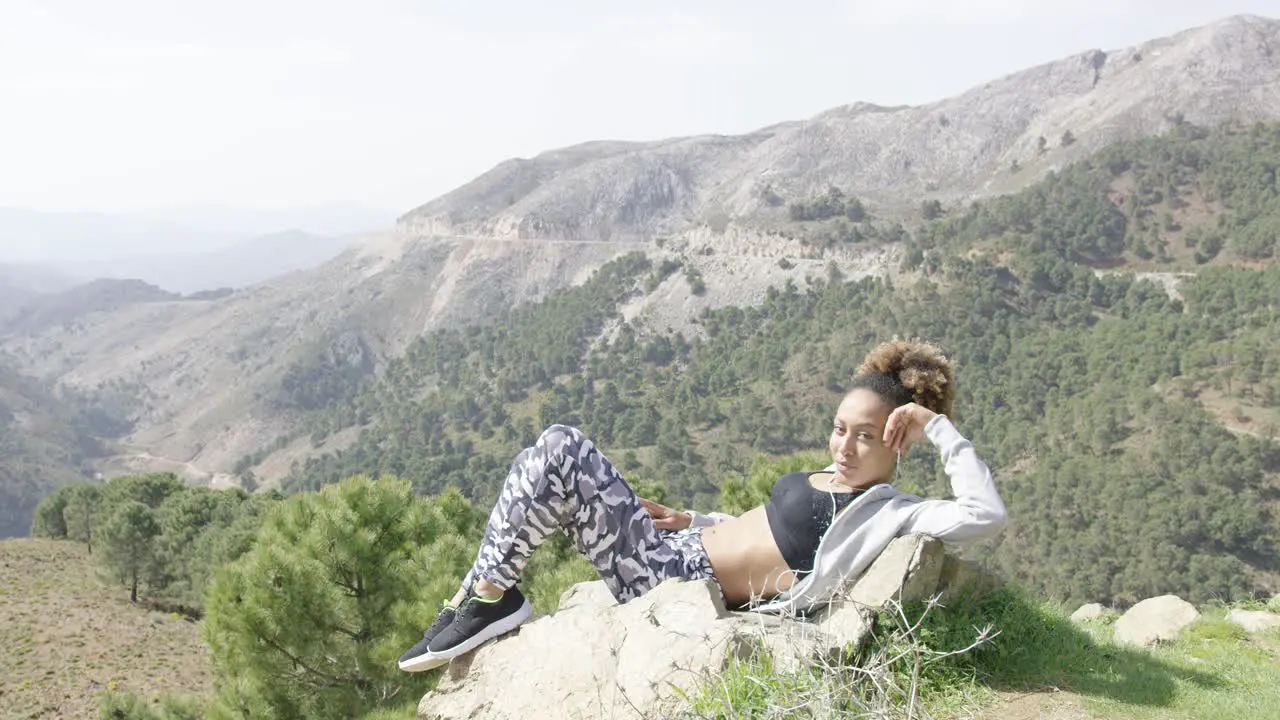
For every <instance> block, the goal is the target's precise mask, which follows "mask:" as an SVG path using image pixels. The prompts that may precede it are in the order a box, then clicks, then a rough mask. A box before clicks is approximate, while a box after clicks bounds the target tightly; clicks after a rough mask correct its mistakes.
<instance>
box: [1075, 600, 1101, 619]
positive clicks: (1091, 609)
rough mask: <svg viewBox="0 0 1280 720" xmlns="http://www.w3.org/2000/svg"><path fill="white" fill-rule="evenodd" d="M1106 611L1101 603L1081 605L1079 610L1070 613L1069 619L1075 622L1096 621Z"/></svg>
mask: <svg viewBox="0 0 1280 720" xmlns="http://www.w3.org/2000/svg"><path fill="white" fill-rule="evenodd" d="M1106 611H1107V609H1106V608H1104V607H1103V606H1102V603H1089V604H1087V605H1081V606H1080V607H1079V609H1077V610H1076V611H1075V612H1073V613H1071V619H1072V620H1074V621H1076V622H1085V621H1087V620H1097V619H1098V618H1100V617H1102V614H1103V613H1105V612H1106Z"/></svg>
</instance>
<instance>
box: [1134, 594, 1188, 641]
mask: <svg viewBox="0 0 1280 720" xmlns="http://www.w3.org/2000/svg"><path fill="white" fill-rule="evenodd" d="M1198 617H1200V612H1199V611H1198V610H1196V609H1195V606H1193V605H1192V604H1191V603H1189V602H1187V601H1186V600H1183V599H1182V598H1180V597H1178V596H1176V595H1161V596H1160V597H1154V598H1148V599H1146V600H1143V601H1142V602H1140V603H1138V604H1137V605H1134V606H1133V607H1131V608H1129V609H1128V610H1127V611H1126V612H1125V614H1124V615H1121V616H1120V619H1119V620H1117V621H1116V626H1115V639H1116V642H1119V643H1123V644H1125V645H1139V646H1143V647H1149V646H1151V645H1155V644H1157V643H1160V642H1171V641H1173V640H1175V639H1177V637H1178V633H1180V632H1182V629H1183V628H1185V627H1186V626H1188V625H1190V624H1191V623H1193V622H1195V621H1196V618H1198Z"/></svg>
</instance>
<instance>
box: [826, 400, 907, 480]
mask: <svg viewBox="0 0 1280 720" xmlns="http://www.w3.org/2000/svg"><path fill="white" fill-rule="evenodd" d="M891 412H893V408H892V407H890V406H889V405H888V403H886V402H885V401H883V400H881V399H880V396H879V395H876V394H875V393H874V392H872V391H870V390H867V389H865V388H858V389H857V390H854V391H852V392H850V393H849V394H848V395H845V396H844V401H842V402H841V403H840V407H839V409H837V410H836V417H835V424H834V426H833V427H832V429H831V460H832V462H834V463H835V465H836V475H838V476H839V477H840V478H841V482H843V483H844V484H846V485H849V486H851V487H870V486H872V485H875V484H877V483H882V482H888V481H889V480H890V479H891V478H892V477H893V469H894V465H895V464H897V461H898V454H897V453H896V452H895V451H893V450H890V449H889V448H887V447H885V444H884V424H885V422H887V421H888V420H889V413H891Z"/></svg>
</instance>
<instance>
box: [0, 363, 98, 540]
mask: <svg viewBox="0 0 1280 720" xmlns="http://www.w3.org/2000/svg"><path fill="white" fill-rule="evenodd" d="M83 419H84V418H83V416H82V415H80V414H78V412H77V411H76V409H75V408H74V405H73V404H72V403H68V402H65V401H64V400H62V399H59V398H57V397H55V396H54V395H53V394H52V393H51V391H50V389H49V388H47V387H45V386H43V385H41V384H40V383H38V382H37V381H35V380H33V379H32V378H29V377H25V376H22V375H20V374H18V373H16V372H14V371H13V370H12V369H11V368H10V367H9V366H8V365H7V364H6V362H5V358H4V356H3V355H0V538H4V537H14V536H18V535H26V534H27V531H28V530H30V529H31V512H32V510H33V509H34V508H35V507H36V503H38V502H39V501H40V499H41V498H43V497H44V496H45V495H48V494H49V493H50V492H51V491H52V490H53V489H54V488H57V487H59V486H61V485H65V484H67V483H69V482H73V481H75V480H76V479H83V477H84V475H85V474H87V473H88V470H89V469H88V462H87V460H88V458H90V457H91V456H92V455H93V454H94V452H95V450H96V449H97V447H98V443H97V441H96V440H95V439H94V438H93V437H92V436H91V435H90V433H89V432H88V431H87V427H86V424H85V423H84V422H83Z"/></svg>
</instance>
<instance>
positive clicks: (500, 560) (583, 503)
mask: <svg viewBox="0 0 1280 720" xmlns="http://www.w3.org/2000/svg"><path fill="white" fill-rule="evenodd" d="M556 530H562V531H563V532H564V533H565V534H566V535H568V536H569V537H570V539H572V540H573V541H574V543H575V544H576V545H577V547H578V550H579V552H581V553H582V554H583V555H586V556H587V559H588V560H590V561H591V563H592V564H593V565H595V568H596V571H597V572H599V573H600V577H601V578H603V579H604V581H605V584H606V585H608V586H609V590H610V591H611V592H612V593H613V596H614V597H615V598H617V599H618V602H621V603H625V602H627V601H629V600H633V599H635V598H637V597H639V596H640V595H643V594H644V593H646V592H648V591H649V590H651V589H653V588H654V587H656V586H657V585H658V583H660V582H662V581H663V580H667V579H670V578H684V579H686V580H701V579H711V580H714V579H715V575H714V574H713V572H712V570H711V562H710V561H709V560H708V559H707V553H706V551H705V550H704V549H703V547H702V541H701V539H700V538H699V537H698V535H699V534H700V533H699V532H698V530H682V531H680V532H674V533H673V532H666V531H661V530H658V529H657V527H655V526H654V524H653V519H652V518H651V517H650V516H649V512H648V511H647V510H645V509H644V506H643V505H641V504H640V501H639V498H638V497H637V496H636V493H635V491H634V490H632V489H631V486H630V485H628V484H627V481H626V480H623V479H622V476H621V475H619V474H618V472H617V471H616V470H615V469H614V467H613V465H612V464H611V463H610V462H609V461H608V459H606V458H605V456H604V455H603V454H601V452H600V450H599V449H597V448H596V446H595V444H594V443H592V442H591V441H590V440H589V439H587V437H586V436H585V435H583V434H582V433H581V432H580V431H579V430H577V429H575V428H571V427H566V426H564V425H552V426H551V427H549V428H547V429H546V430H545V431H543V433H542V435H541V437H539V438H538V441H537V443H535V444H534V446H533V447H530V448H526V449H524V450H523V451H521V452H520V454H519V455H517V456H516V459H515V461H514V462H513V463H512V464H511V473H510V474H509V475H508V476H507V480H506V483H505V484H504V485H503V487H502V494H501V495H500V496H499V497H498V502H497V504H496V505H494V508H493V512H492V513H490V515H489V526H488V527H487V528H486V529H485V532H484V539H483V540H482V541H481V543H480V553H479V555H478V556H477V558H476V564H475V565H474V566H473V567H472V568H471V571H470V572H469V573H467V577H466V579H464V580H463V581H462V587H463V588H466V589H470V588H471V586H472V584H473V583H475V581H476V580H479V579H482V578H483V579H485V580H488V581H489V582H491V583H493V584H494V585H497V586H498V587H500V588H502V589H504V590H505V589H507V588H509V587H511V586H513V585H515V584H516V580H517V579H518V578H519V575H520V571H521V570H522V569H523V568H524V566H525V563H527V562H528V561H529V556H530V555H532V554H533V551H534V550H535V549H536V548H537V547H538V546H539V545H541V544H542V543H543V541H545V540H546V539H547V537H548V536H550V535H551V533H552V532H554V531H556Z"/></svg>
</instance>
